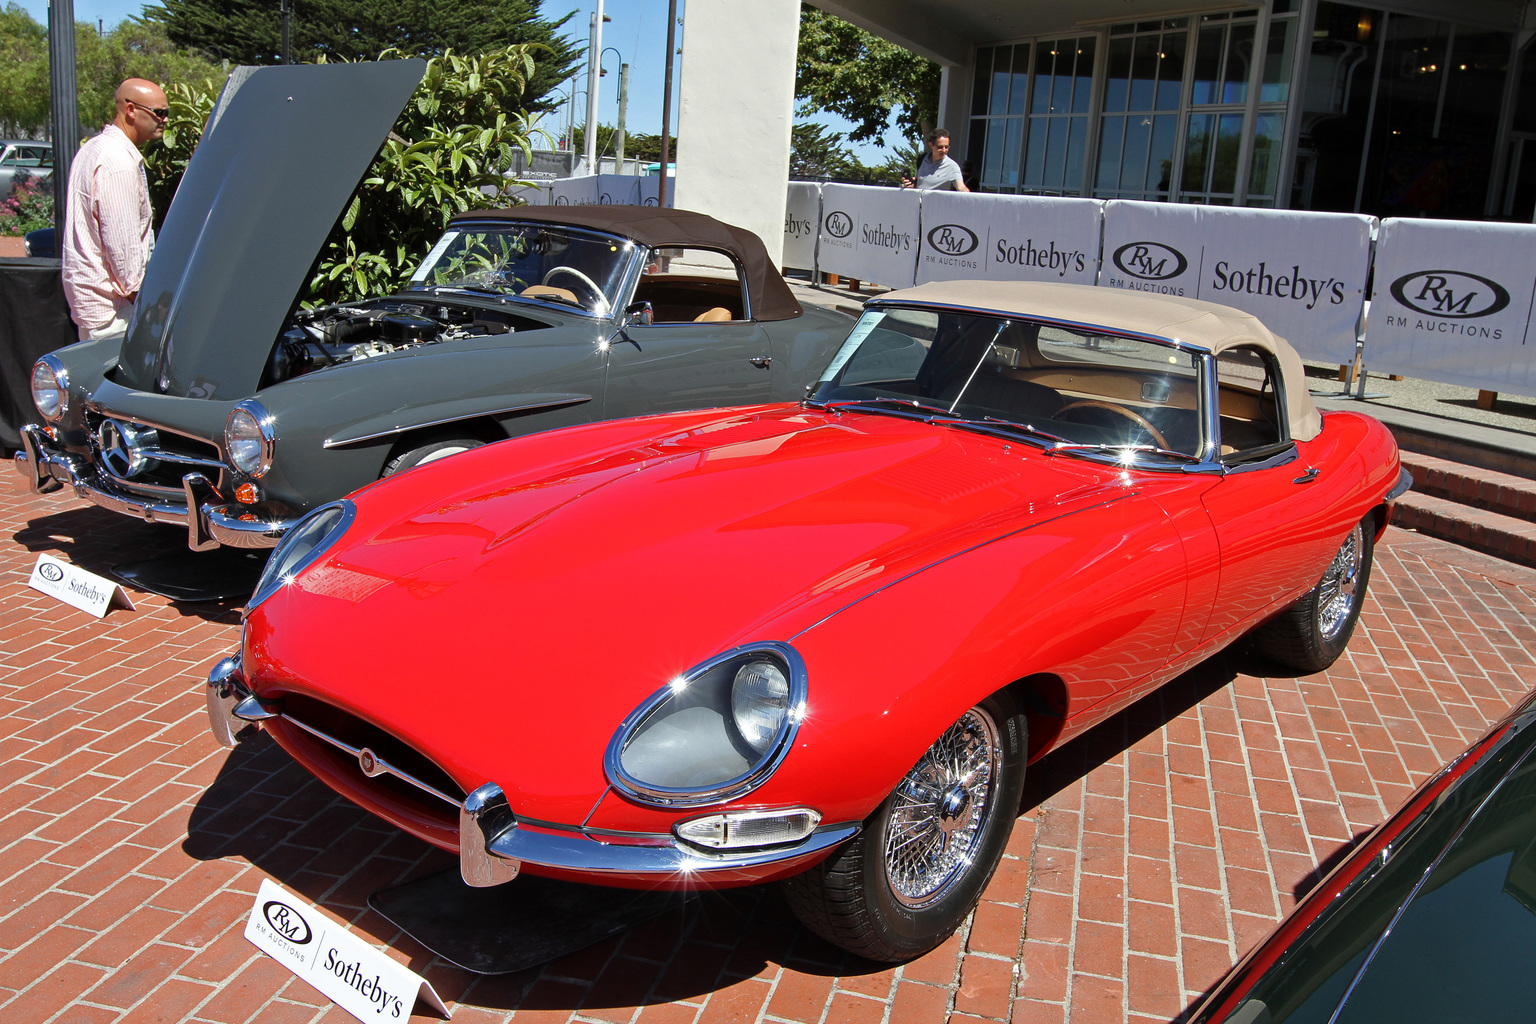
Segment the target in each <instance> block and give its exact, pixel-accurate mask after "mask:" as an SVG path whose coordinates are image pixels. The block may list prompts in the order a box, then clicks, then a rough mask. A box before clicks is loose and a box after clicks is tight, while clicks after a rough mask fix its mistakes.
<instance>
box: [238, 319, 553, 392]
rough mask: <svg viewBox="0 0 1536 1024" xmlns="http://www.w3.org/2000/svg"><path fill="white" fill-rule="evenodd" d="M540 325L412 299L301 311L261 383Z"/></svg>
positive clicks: (279, 341)
mask: <svg viewBox="0 0 1536 1024" xmlns="http://www.w3.org/2000/svg"><path fill="white" fill-rule="evenodd" d="M514 321H516V322H514ZM540 326H544V325H542V324H538V323H536V322H534V321H525V320H522V319H521V318H514V317H512V316H509V315H507V314H503V313H497V312H495V311H492V310H484V309H473V308H469V307H464V306H448V305H430V306H429V305H422V304H419V303H411V302H383V303H375V304H370V305H366V306H364V305H337V306H321V307H319V308H316V309H306V310H302V311H300V312H299V313H298V314H296V315H295V316H294V318H293V319H292V320H291V321H290V322H289V327H288V329H287V330H286V331H284V332H283V333H282V335H281V336H279V337H278V339H277V344H275V345H274V346H273V347H272V356H271V358H270V359H268V361H267V369H266V372H265V373H264V374H263V375H262V383H261V386H262V387H267V386H269V385H271V384H277V383H280V382H282V381H285V380H291V379H292V378H294V377H301V376H303V375H304V374H306V373H313V372H314V371H316V370H323V369H325V368H326V367H328V366H336V365H338V364H341V363H354V362H358V361H360V360H364V359H372V358H374V357H376V356H382V355H388V354H389V353H391V352H400V351H403V350H405V349H409V348H414V347H416V346H418V345H431V344H437V343H440V342H444V341H456V340H458V339H460V338H475V337H486V336H489V335H495V334H510V333H513V332H514V331H516V330H519V329H527V328H533V327H540Z"/></svg>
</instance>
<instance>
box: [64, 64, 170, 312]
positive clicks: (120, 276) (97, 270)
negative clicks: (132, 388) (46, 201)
mask: <svg viewBox="0 0 1536 1024" xmlns="http://www.w3.org/2000/svg"><path fill="white" fill-rule="evenodd" d="M115 98H116V101H117V116H116V117H114V118H113V119H112V123H111V124H109V125H107V126H106V127H104V128H103V129H102V130H101V131H100V133H98V134H96V135H93V136H92V137H91V138H89V139H87V140H86V141H85V143H84V144H83V145H82V146H81V147H80V150H79V152H77V153H76V154H75V158H74V161H73V162H72V163H71V165H70V169H69V192H68V195H67V198H66V201H65V205H64V234H63V240H62V242H61V245H60V252H59V255H60V257H61V259H62V260H63V268H64V296H65V298H66V299H68V300H69V314H70V316H71V317H72V318H73V319H74V321H75V325H76V326H77V327H78V328H79V329H80V339H81V340H82V341H84V340H87V339H90V338H103V337H106V336H108V335H111V334H122V333H124V332H125V331H127V329H128V320H129V317H130V316H132V314H133V302H134V299H136V298H137V297H138V294H139V285H140V283H141V282H142V281H143V280H144V268H145V266H146V265H148V263H149V256H150V253H152V252H153V251H154V248H155V236H154V232H153V231H152V230H151V229H150V217H151V213H152V211H151V209H150V205H149V180H148V179H147V178H146V177H145V176H144V156H143V154H142V153H141V152H140V150H142V149H143V148H144V147H145V146H146V145H147V144H149V143H150V142H153V141H154V140H156V139H158V138H160V137H161V136H162V135H164V134H165V122H166V120H167V119H168V118H169V117H170V116H171V112H170V110H168V109H167V107H166V100H165V91H164V90H163V89H161V88H160V87H159V86H158V85H156V84H155V83H154V82H150V81H146V80H145V79H142V78H130V79H128V80H127V81H125V82H124V83H123V84H122V85H120V86H118V87H117V94H116V97H115Z"/></svg>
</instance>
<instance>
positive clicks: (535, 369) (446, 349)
mask: <svg viewBox="0 0 1536 1024" xmlns="http://www.w3.org/2000/svg"><path fill="white" fill-rule="evenodd" d="M423 67H424V65H423V63H422V62H421V61H419V60H399V61H387V62H379V63H372V64H354V65H318V66H314V65H312V66H292V67H269V68H261V69H259V70H255V71H254V72H252V73H250V74H249V75H247V76H245V77H243V78H240V77H239V76H237V77H236V79H232V82H234V83H236V84H232V85H230V86H228V87H226V91H225V95H224V96H223V97H222V98H221V99H220V104H219V107H218V108H217V109H216V111H215V114H214V117H213V118H212V119H211V123H210V128H209V130H208V131H207V132H206V133H205V135H204V137H203V141H202V143H201V144H200V145H199V147H198V149H197V152H196V153H195V155H194V156H193V158H192V160H191V163H190V165H189V166H188V168H187V173H186V176H185V178H184V179H183V181H182V184H181V186H180V189H179V191H178V193H177V196H176V201H175V202H174V203H173V204H172V205H171V208H170V210H169V211H168V212H167V216H166V221H165V226H164V229H163V230H162V232H161V234H160V237H159V240H158V243H157V247H156V250H155V254H154V257H153V258H152V259H151V261H150V264H149V269H148V272H147V274H146V276H145V280H144V284H143V288H142V290H141V291H140V293H139V298H138V303H137V305H136V307H135V310H134V315H133V319H132V321H131V322H130V324H129V327H128V333H127V335H126V336H124V337H112V338H108V339H104V340H100V341H89V342H82V343H80V344H78V345H72V346H70V347H68V348H64V349H60V350H59V351H57V352H54V353H51V354H49V355H46V356H44V357H43V358H42V359H41V360H39V361H38V362H37V364H36V365H35V366H34V368H33V372H32V394H33V400H34V402H35V404H36V405H37V408H38V412H39V414H40V416H41V419H42V424H41V425H35V424H34V425H30V426H28V427H26V428H25V429H24V431H23V448H22V450H21V451H20V452H19V453H18V454H17V456H16V466H17V468H18V469H19V470H20V471H21V472H22V473H23V474H24V475H25V476H26V477H27V478H28V479H29V481H30V483H31V486H32V487H33V489H34V490H36V491H39V492H46V491H52V490H57V489H59V488H60V487H61V486H68V487H72V488H73V489H74V490H75V492H76V494H78V495H79V496H80V497H81V498H84V499H86V500H88V501H91V502H94V503H96V504H97V505H100V506H103V507H105V508H108V509H112V510H114V511H117V512H122V513H125V514H127V515H131V516H134V517H137V518H141V519H145V520H149V521H152V522H164V523H170V524H174V525H177V526H180V527H182V528H184V529H185V530H186V531H187V535H188V543H189V544H190V546H191V547H192V548H193V549H194V550H207V549H210V548H214V547H218V546H219V545H228V546H230V547H234V548H265V547H271V546H273V545H275V544H276V543H277V541H278V539H279V538H280V537H281V536H282V535H283V533H284V532H285V531H286V530H287V529H288V527H289V526H290V525H291V524H293V523H295V522H297V521H298V520H299V518H301V517H302V516H303V514H304V513H305V512H307V511H308V510H309V509H311V508H314V507H316V506H317V505H321V504H324V503H325V502H328V501H333V500H335V499H336V498H339V497H341V496H342V495H344V494H346V493H348V492H350V491H352V490H355V489H356V488H358V487H361V486H362V485H364V484H367V483H369V482H371V481H373V480H377V479H379V478H380V477H381V476H389V475H390V474H393V473H396V472H399V471H401V470H404V469H408V468H410V467H412V466H415V465H419V464H421V463H423V462H427V461H430V460H432V459H436V458H440V457H442V456H444V455H449V454H452V453H454V452H458V451H462V450H465V449H468V448H474V447H477V446H479V445H481V444H485V443H488V442H491V441H496V440H500V439H502V438H506V437H512V436H516V435H520V434H527V433H532V432H534V431H539V430H545V429H548V428H551V427H559V426H566V425H570V424H576V423H585V422H590V421H594V420H601V419H611V418H615V417H620V416H631V415H638V414H643V413H653V412H666V411H673V410H683V409H698V408H707V407H711V406H724V405H749V404H752V403H757V402H769V401H794V400H798V399H800V398H802V397H804V393H805V388H806V386H807V385H808V384H809V383H811V382H812V381H814V380H815V379H816V376H817V374H818V373H819V372H820V371H821V369H822V368H823V367H825V366H826V364H827V362H828V360H829V359H830V358H831V355H832V353H833V352H834V351H835V350H836V348H837V345H838V344H839V343H840V342H841V341H842V339H843V337H844V336H846V334H847V333H848V328H849V326H850V325H851V324H852V320H851V319H850V318H847V317H843V316H841V315H839V314H835V313H831V312H828V311H824V310H818V309H803V308H802V307H801V306H800V304H799V303H798V302H797V301H796V299H795V297H794V295H793V294H792V293H791V291H790V289H789V287H788V286H787V285H786V284H785V283H784V280H783V278H782V277H780V276H779V273H778V271H777V270H776V269H775V268H774V267H773V265H772V264H771V263H770V261H769V257H768V254H767V252H766V251H765V250H764V247H763V243H762V241H761V240H760V239H759V238H758V237H757V236H756V235H754V234H752V233H751V232H749V231H744V230H742V229H740V228H735V227H732V226H730V225H727V224H723V223H721V222H720V221H717V220H714V219H713V218H710V217H706V216H704V215H702V214H696V213H686V212H682V211H675V210H669V209H661V208H655V207H624V206H588V207H569V206H565V207H520V208H515V209H507V210H494V211H478V212H475V211H471V212H468V213H462V214H459V215H457V216H455V217H453V218H452V220H451V221H450V222H449V224H448V227H447V230H446V232H445V233H444V235H443V237H442V239H441V240H440V241H439V242H438V243H437V244H436V245H435V246H434V247H433V248H432V250H431V252H429V253H428V254H427V256H426V258H425V259H424V260H423V261H422V263H421V265H420V267H419V268H418V269H417V271H416V272H415V274H414V275H413V276H412V278H411V280H410V282H409V283H408V284H407V285H406V286H405V287H404V288H403V289H402V290H400V291H399V292H398V293H396V294H393V295H388V296H384V297H380V298H374V299H368V300H366V301H358V302H348V303H342V304H338V305H333V306H326V307H322V308H318V309H299V308H297V300H296V296H298V295H299V294H300V291H301V288H302V286H303V285H304V282H305V281H306V280H307V279H308V277H309V274H310V268H311V266H312V264H313V261H314V259H315V256H316V253H318V252H319V251H320V248H321V246H322V245H323V244H324V242H325V239H326V237H327V235H328V234H329V232H330V230H331V226H332V225H333V224H334V223H335V222H336V220H337V217H338V216H339V215H340V212H341V210H342V209H343V207H344V206H345V204H346V203H347V201H348V199H349V197H350V196H351V194H352V191H353V189H354V188H355V187H356V185H357V183H358V180H359V179H360V178H361V177H362V175H363V172H364V171H365V170H366V169H367V167H368V164H369V162H370V161H371V160H372V158H373V155H374V153H375V152H376V151H377V149H378V147H379V144H380V142H381V140H382V139H383V138H384V137H385V135H386V133H387V132H388V131H389V129H390V126H391V124H392V123H393V122H394V119H395V117H396V116H397V115H398V113H399V111H400V109H401V107H402V106H404V104H405V102H406V100H407V99H408V98H409V97H410V95H411V93H412V91H413V90H414V89H415V88H416V85H417V83H418V82H419V81H420V79H421V75H422V69H423ZM317 154H323V155H324V159H321V160H316V159H315V157H316V155H317Z"/></svg>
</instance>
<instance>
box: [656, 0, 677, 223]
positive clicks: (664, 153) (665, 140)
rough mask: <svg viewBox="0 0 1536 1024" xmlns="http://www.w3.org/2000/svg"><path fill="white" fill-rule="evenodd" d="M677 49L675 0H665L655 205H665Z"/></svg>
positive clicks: (670, 152) (670, 154) (670, 155)
mask: <svg viewBox="0 0 1536 1024" xmlns="http://www.w3.org/2000/svg"><path fill="white" fill-rule="evenodd" d="M675 49H677V0H667V70H666V74H665V75H664V76H663V78H664V83H663V85H662V98H661V181H659V182H658V183H657V184H656V205H657V206H666V205H667V164H668V163H669V162H670V161H671V159H672V51H673V50H675Z"/></svg>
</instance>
